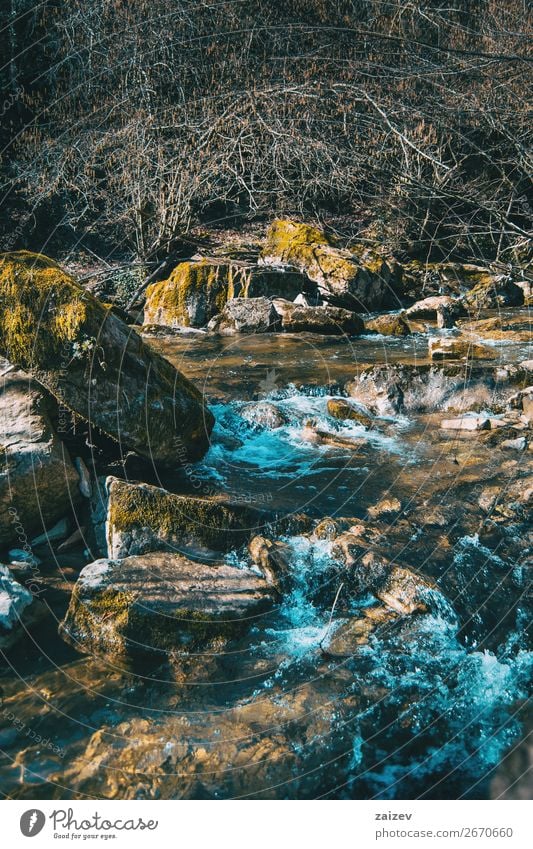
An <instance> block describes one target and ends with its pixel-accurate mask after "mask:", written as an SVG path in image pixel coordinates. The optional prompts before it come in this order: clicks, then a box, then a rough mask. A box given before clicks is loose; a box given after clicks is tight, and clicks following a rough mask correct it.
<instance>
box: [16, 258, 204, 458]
mask: <svg viewBox="0 0 533 849" xmlns="http://www.w3.org/2000/svg"><path fill="white" fill-rule="evenodd" d="M0 353H1V354H3V355H5V356H6V357H7V358H8V359H9V360H10V361H11V362H13V363H15V364H17V365H20V366H22V367H23V368H24V369H26V370H27V371H29V372H30V373H31V374H32V375H33V376H34V377H35V378H36V379H37V380H38V381H39V383H41V384H43V385H44V386H45V387H46V388H47V389H49V390H50V392H51V393H52V394H53V395H54V396H55V397H56V398H57V400H58V401H59V402H60V404H61V405H62V406H63V407H65V408H67V409H69V410H72V411H74V412H75V413H77V414H78V415H80V416H81V417H82V418H84V419H86V420H87V421H89V422H90V423H91V424H92V425H94V426H96V427H97V428H99V429H100V430H102V431H103V432H104V433H106V434H108V435H109V436H111V437H113V438H114V439H116V440H117V441H119V442H120V444H121V446H123V448H124V449H125V450H133V451H136V452H137V453H138V454H140V455H142V456H144V457H147V458H149V459H151V460H153V461H154V462H161V463H165V464H171V465H173V466H176V465H178V464H179V463H180V462H183V461H184V460H185V459H186V458H191V457H199V456H201V455H202V454H203V452H204V451H205V449H206V447H207V441H208V436H209V432H210V430H211V428H212V425H213V418H212V416H211V413H209V412H208V411H207V410H206V409H205V407H204V405H203V402H202V397H201V394H200V392H199V391H198V390H197V389H196V388H195V387H194V386H193V385H192V383H190V382H189V381H188V380H187V378H185V377H184V376H183V375H182V374H180V372H178V371H177V370H176V369H175V368H174V366H172V365H171V364H170V363H169V362H168V361H167V360H165V359H164V358H163V357H161V356H160V355H159V354H157V353H155V352H153V351H152V350H151V349H150V348H149V347H148V346H147V345H145V343H144V342H143V341H142V339H141V338H140V336H139V335H138V334H137V333H135V332H133V331H132V330H131V329H130V328H129V327H128V326H127V325H126V324H125V323H124V322H123V321H121V320H120V319H119V318H118V317H117V316H116V315H114V314H113V313H112V312H111V311H110V310H109V309H107V308H106V307H105V306H104V305H103V304H101V303H100V302H99V301H97V300H96V298H94V297H93V296H92V295H90V294H89V293H88V292H86V291H85V290H84V289H83V288H82V287H81V286H79V285H78V283H76V281H75V280H74V279H73V278H72V277H71V276H70V275H69V274H67V273H66V272H65V271H63V270H62V269H61V268H60V267H59V265H58V264H57V263H56V262H54V261H53V260H51V259H49V258H48V257H44V256H41V255H40V254H32V253H29V252H27V251H18V252H15V253H7V254H2V255H0Z"/></svg>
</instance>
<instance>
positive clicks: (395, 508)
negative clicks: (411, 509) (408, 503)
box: [368, 498, 402, 519]
mask: <svg viewBox="0 0 533 849" xmlns="http://www.w3.org/2000/svg"><path fill="white" fill-rule="evenodd" d="M401 509H402V505H401V502H400V501H399V500H398V499H397V498H382V500H381V501H378V503H377V504H373V505H372V506H371V507H369V508H368V515H369V516H370V517H371V518H372V519H377V518H378V517H381V516H385V517H387V518H390V517H391V516H395V515H397V514H398V513H400V511H401Z"/></svg>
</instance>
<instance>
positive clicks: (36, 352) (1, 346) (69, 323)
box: [0, 251, 107, 368]
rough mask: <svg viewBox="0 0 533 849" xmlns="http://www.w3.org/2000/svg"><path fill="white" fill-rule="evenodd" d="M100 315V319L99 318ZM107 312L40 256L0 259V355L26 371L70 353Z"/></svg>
mask: <svg viewBox="0 0 533 849" xmlns="http://www.w3.org/2000/svg"><path fill="white" fill-rule="evenodd" d="M99 313H101V316H100V314H99ZM106 314H107V313H106V310H105V309H104V308H103V307H102V306H101V305H100V304H99V303H98V302H97V301H96V300H95V299H94V298H92V296H90V295H88V293H86V292H85V291H84V290H83V289H82V288H81V286H79V285H78V284H77V283H76V282H75V280H74V279H73V278H72V277H71V276H70V275H69V274H66V273H65V272H64V271H63V270H62V269H61V268H60V267H59V265H58V264H57V263H56V262H54V261H53V260H51V259H49V258H48V257H45V256H43V255H42V254H32V253H30V252H28V251H17V252H13V253H7V254H2V255H0V351H1V353H3V354H4V355H5V356H6V357H7V358H8V359H9V360H10V361H11V362H13V363H17V364H20V365H22V366H25V367H28V368H29V367H31V366H32V365H36V366H37V367H43V368H45V367H46V365H47V364H48V363H50V362H52V361H53V360H54V358H55V359H56V360H57V358H59V359H60V360H64V359H65V354H67V355H68V354H69V353H70V348H69V343H72V342H74V341H75V340H76V339H78V338H80V337H81V336H83V333H84V330H85V329H86V327H87V325H88V324H90V323H92V325H93V327H96V328H98V327H99V326H100V325H101V323H102V320H103V317H105V315H106Z"/></svg>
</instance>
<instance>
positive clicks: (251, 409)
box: [240, 401, 288, 430]
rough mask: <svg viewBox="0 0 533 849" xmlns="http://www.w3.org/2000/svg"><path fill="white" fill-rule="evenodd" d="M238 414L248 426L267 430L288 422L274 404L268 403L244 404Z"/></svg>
mask: <svg viewBox="0 0 533 849" xmlns="http://www.w3.org/2000/svg"><path fill="white" fill-rule="evenodd" d="M240 414H241V416H242V418H243V419H245V421H247V422H249V423H250V424H252V425H256V426H257V427H264V428H268V429H269V430H275V429H276V428H278V427H283V426H284V425H286V424H287V422H288V419H287V416H285V415H284V413H282V411H281V410H280V409H279V407H276V405H275V404H271V403H270V402H269V401H257V402H256V403H253V404H246V406H245V407H243V408H242V409H241V411H240Z"/></svg>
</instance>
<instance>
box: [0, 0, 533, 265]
mask: <svg viewBox="0 0 533 849" xmlns="http://www.w3.org/2000/svg"><path fill="white" fill-rule="evenodd" d="M1 9H2V12H1V15H2V21H1V26H2V43H3V45H4V47H5V48H6V49H5V50H4V56H5V64H3V66H2V68H1V72H0V73H1V83H2V91H3V96H2V101H0V110H1V115H2V123H1V138H0V149H1V161H0V168H1V195H0V196H1V209H2V216H1V225H0V240H1V247H2V248H3V249H4V250H6V249H11V248H19V247H27V248H30V249H39V248H41V249H46V251H48V252H50V253H54V252H56V253H57V252H58V251H59V250H61V249H64V248H65V247H68V246H70V245H75V244H78V243H79V242H80V240H81V243H82V244H84V245H87V246H90V245H92V246H93V248H94V249H97V250H99V251H106V252H107V253H108V254H112V253H116V252H122V253H123V254H128V255H130V256H135V257H138V258H140V259H141V260H143V261H144V260H150V259H154V260H156V259H159V258H160V257H163V256H165V255H166V254H168V253H169V252H171V251H172V250H173V249H174V247H175V245H176V243H177V242H178V241H179V239H180V238H182V237H183V235H184V234H186V233H188V232H189V231H190V230H191V228H193V227H194V226H196V225H198V224H199V223H201V222H204V223H205V222H208V223H209V222H221V221H222V222H224V223H226V224H228V225H230V226H233V227H235V226H238V225H239V224H240V223H242V222H244V221H250V220H261V219H264V218H267V217H272V216H274V215H276V214H278V215H279V214H280V213H283V214H292V215H299V216H302V217H305V218H307V219H309V220H318V221H320V222H322V223H324V222H326V223H328V222H329V224H330V226H333V227H336V228H337V229H340V230H343V229H344V230H345V231H346V232H348V231H350V232H352V233H353V232H356V233H358V234H359V235H360V236H362V237H365V238H368V239H378V240H381V241H386V242H387V243H388V244H389V245H390V247H391V249H392V250H396V251H399V252H404V253H407V254H409V255H412V256H414V255H421V256H424V257H429V256H438V257H453V258H463V259H464V258H471V257H483V258H484V259H499V260H501V261H504V262H516V261H518V260H519V259H520V257H523V256H524V255H525V254H524V252H525V249H526V246H527V242H528V232H529V227H530V222H531V208H532V204H533V198H532V195H531V182H530V175H531V173H532V168H531V165H532V162H531V149H530V132H529V131H530V115H531V101H530V92H531V88H530V86H531V69H532V65H531V60H532V53H531V46H532V43H533V42H532V39H531V17H530V15H531V7H530V4H529V3H527V2H524V0H447V2H433V0H426V2H418V0H413V2H383V0H329V2H328V0H285V1H284V2H276V0H268V2H264V0H256V2H250V0H241V1H239V0H235V2H198V0H191V1H190V2H186V0H68V2H65V0H45V2H42V3H36V2H29V0H3V3H2V5H1ZM43 246H44V247H43Z"/></svg>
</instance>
